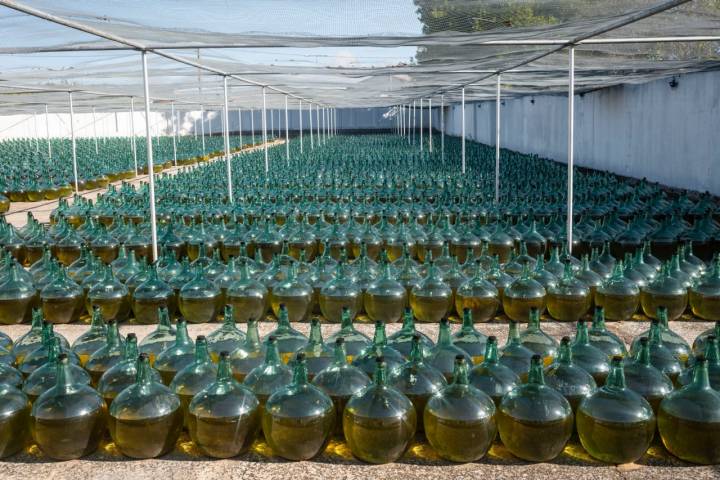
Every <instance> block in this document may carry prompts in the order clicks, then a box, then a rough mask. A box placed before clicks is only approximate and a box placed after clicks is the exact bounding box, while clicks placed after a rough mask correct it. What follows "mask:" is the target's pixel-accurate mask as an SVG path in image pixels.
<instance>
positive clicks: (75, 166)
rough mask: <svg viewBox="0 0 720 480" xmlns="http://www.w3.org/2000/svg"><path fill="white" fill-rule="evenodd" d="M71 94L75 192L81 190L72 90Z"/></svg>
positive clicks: (71, 133) (71, 132) (71, 138)
mask: <svg viewBox="0 0 720 480" xmlns="http://www.w3.org/2000/svg"><path fill="white" fill-rule="evenodd" d="M68 93H69V94H70V140H71V143H72V162H73V178H74V179H75V193H78V192H80V188H79V187H78V171H77V149H76V146H75V114H74V113H73V100H72V92H68Z"/></svg>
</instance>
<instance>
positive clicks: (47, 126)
mask: <svg viewBox="0 0 720 480" xmlns="http://www.w3.org/2000/svg"><path fill="white" fill-rule="evenodd" d="M45 135H46V136H47V147H48V158H52V147H51V146H50V114H49V113H48V106H47V104H45Z"/></svg>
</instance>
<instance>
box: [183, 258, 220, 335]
mask: <svg viewBox="0 0 720 480" xmlns="http://www.w3.org/2000/svg"><path fill="white" fill-rule="evenodd" d="M221 301H222V295H221V292H220V289H219V288H218V287H217V285H215V284H214V283H213V282H212V281H210V280H208V279H207V278H206V277H205V274H204V272H203V269H202V267H201V266H200V265H196V266H195V275H194V277H193V279H192V280H190V281H189V282H188V283H186V284H185V285H184V286H183V287H182V288H181V289H180V295H179V297H178V307H179V309H180V313H181V314H182V315H183V317H184V318H185V320H186V321H187V322H189V323H208V322H213V321H215V319H216V318H217V315H218V311H219V309H220V302H221Z"/></svg>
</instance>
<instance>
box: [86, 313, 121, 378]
mask: <svg viewBox="0 0 720 480" xmlns="http://www.w3.org/2000/svg"><path fill="white" fill-rule="evenodd" d="M124 344H125V342H124V340H123V338H122V336H121V335H120V332H119V331H118V326H117V323H116V322H115V321H114V320H110V321H108V322H107V332H106V334H105V345H103V346H102V347H100V348H98V349H97V350H96V351H95V352H94V353H93V354H92V355H90V358H89V359H88V361H87V362H86V363H85V370H87V371H88V373H89V374H90V377H91V378H92V384H93V386H97V384H98V381H99V380H100V377H102V374H103V373H105V372H106V371H107V370H108V369H109V368H110V367H112V366H113V365H115V364H116V363H118V362H120V361H122V359H123V355H124V353H125V348H124V346H123V345H124Z"/></svg>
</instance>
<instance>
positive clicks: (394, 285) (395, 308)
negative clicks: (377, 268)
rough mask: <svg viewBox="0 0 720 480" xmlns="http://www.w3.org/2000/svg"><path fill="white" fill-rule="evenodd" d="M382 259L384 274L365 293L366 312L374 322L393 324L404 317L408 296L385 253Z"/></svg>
mask: <svg viewBox="0 0 720 480" xmlns="http://www.w3.org/2000/svg"><path fill="white" fill-rule="evenodd" d="M381 257H382V259H383V263H382V274H381V275H380V278H378V279H377V280H375V281H374V282H373V283H371V284H370V286H369V287H368V289H367V290H366V291H365V300H364V306H365V312H367V314H368V317H370V319H371V320H373V321H376V320H381V321H383V322H385V323H393V322H397V321H398V320H400V318H401V317H402V314H403V310H404V309H405V306H406V305H407V304H408V294H407V291H406V290H405V287H404V286H403V285H402V283H400V282H399V281H397V280H396V279H395V278H393V276H392V270H391V269H392V265H391V264H390V262H388V261H387V255H386V254H385V252H383V253H382V254H381Z"/></svg>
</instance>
